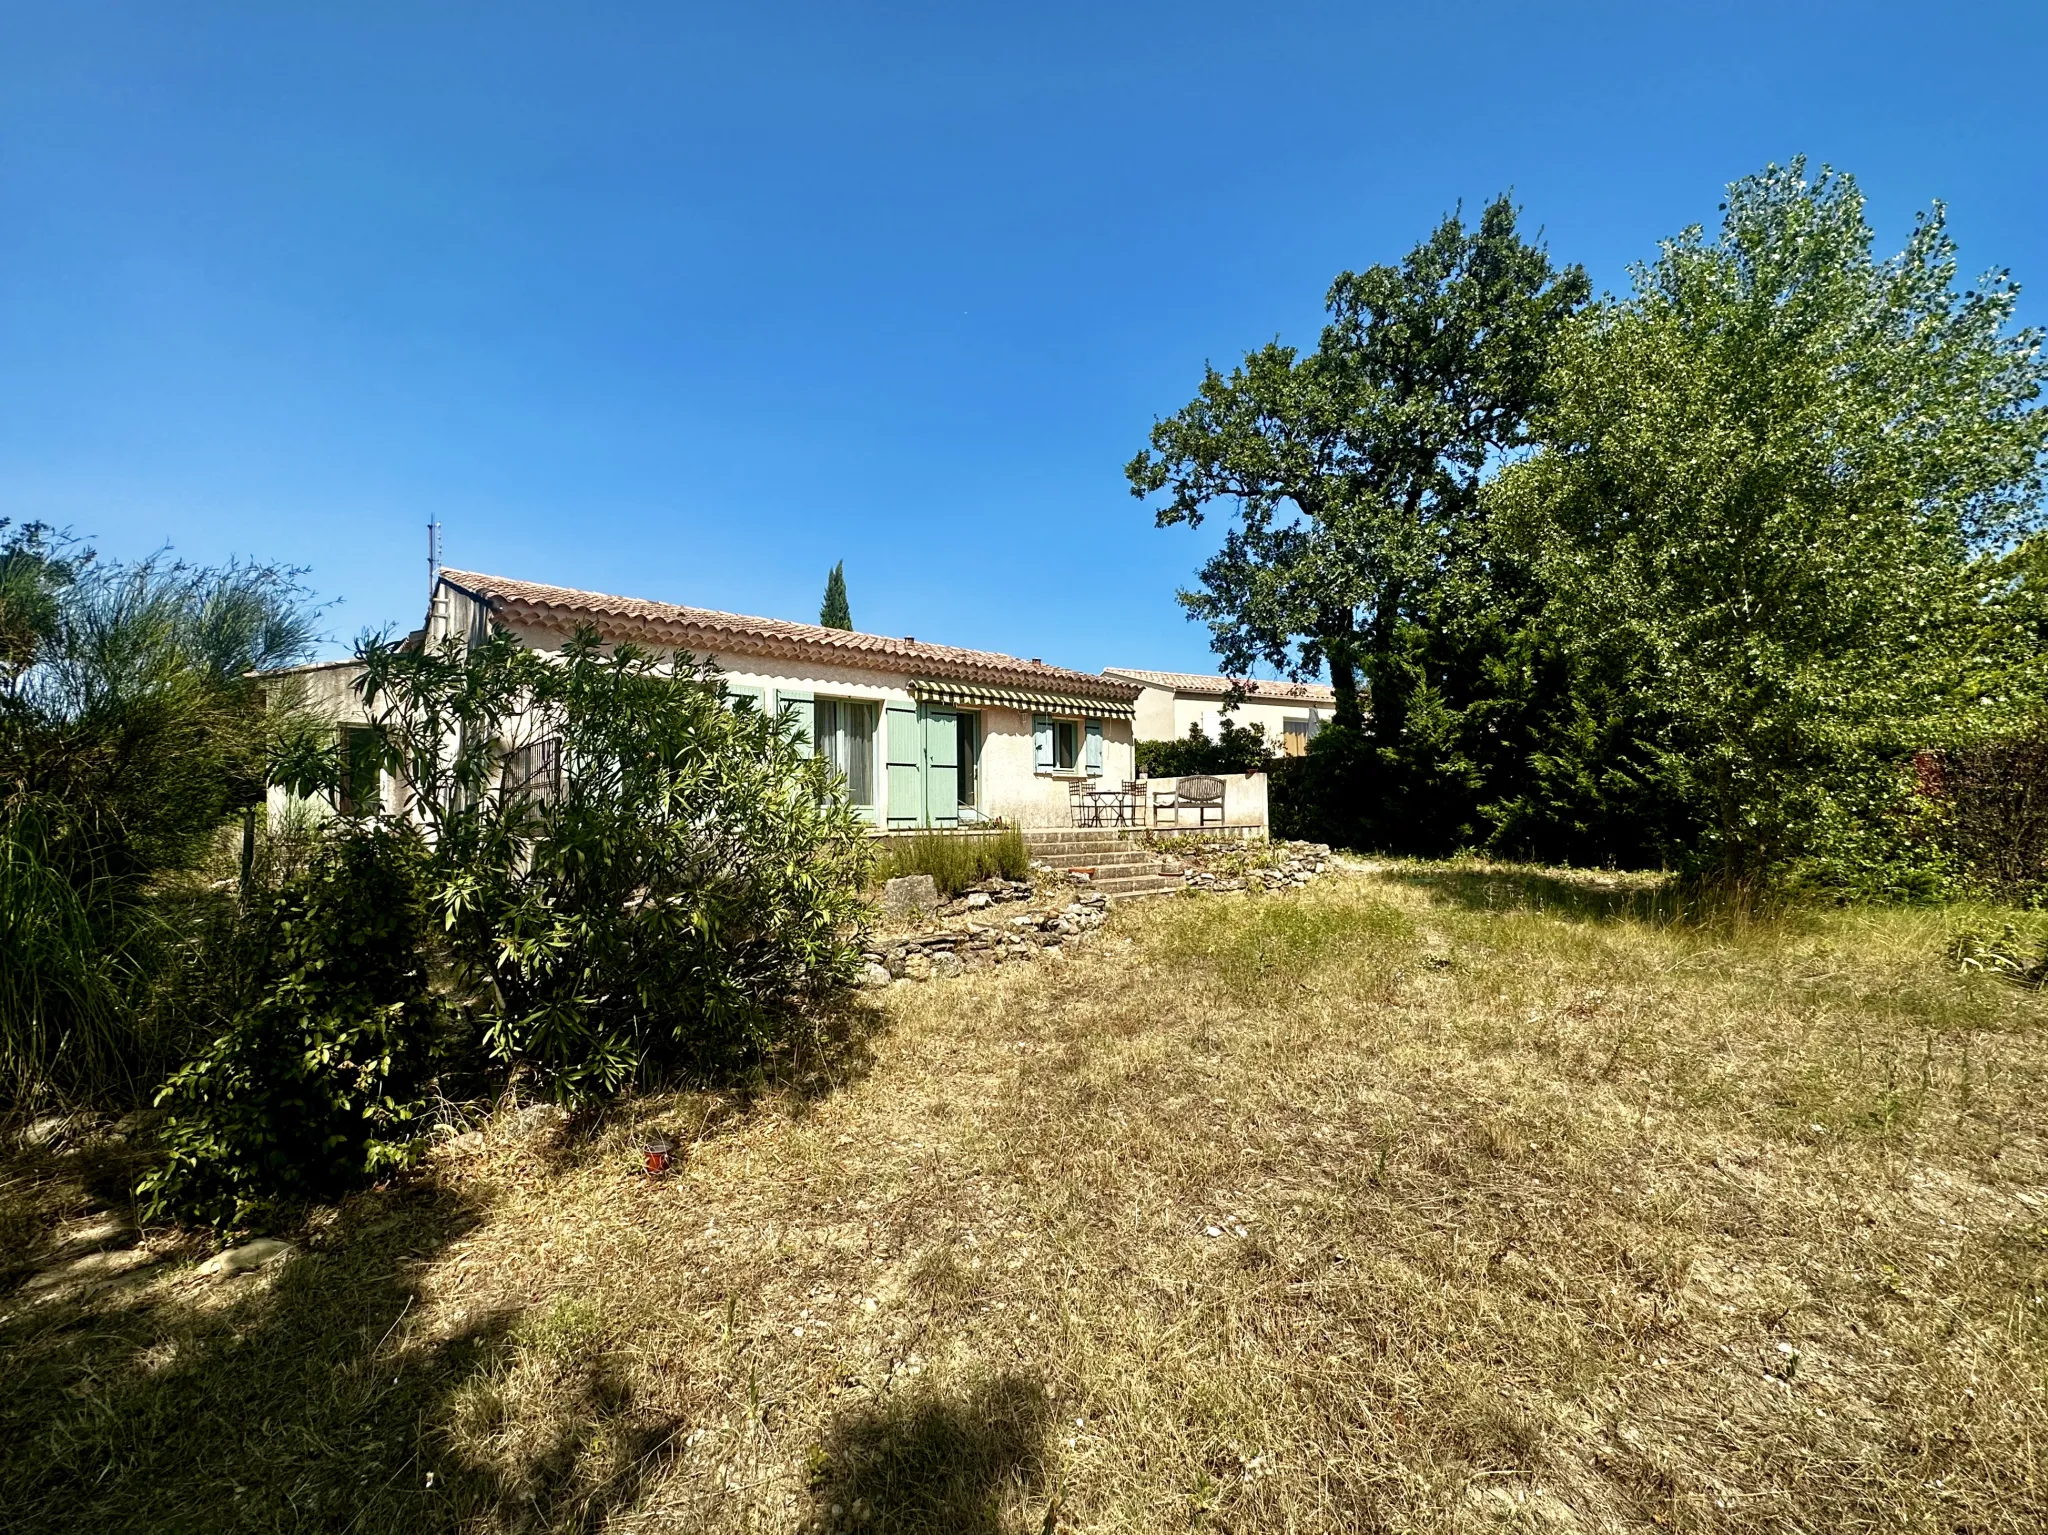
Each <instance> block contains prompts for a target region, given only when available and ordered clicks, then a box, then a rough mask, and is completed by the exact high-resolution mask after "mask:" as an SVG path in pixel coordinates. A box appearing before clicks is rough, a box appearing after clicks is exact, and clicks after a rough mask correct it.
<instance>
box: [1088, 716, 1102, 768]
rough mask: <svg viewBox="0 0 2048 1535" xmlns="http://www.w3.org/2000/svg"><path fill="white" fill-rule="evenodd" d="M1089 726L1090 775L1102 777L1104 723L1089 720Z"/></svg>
mask: <svg viewBox="0 0 2048 1535" xmlns="http://www.w3.org/2000/svg"><path fill="white" fill-rule="evenodd" d="M1087 724H1088V759H1087V763H1088V773H1089V776H1090V777H1092V778H1100V777H1101V776H1102V721H1101V720H1089V721H1088V722H1087Z"/></svg>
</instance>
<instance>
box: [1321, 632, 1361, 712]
mask: <svg viewBox="0 0 2048 1535" xmlns="http://www.w3.org/2000/svg"><path fill="white" fill-rule="evenodd" d="M1323 655H1324V657H1325V658H1326V659H1327V660H1328V661H1329V663H1330V687H1331V689H1332V691H1334V692H1335V693H1336V695H1337V712H1336V718H1335V719H1334V720H1333V721H1332V723H1333V724H1336V725H1339V726H1341V727H1343V728H1344V729H1346V730H1353V731H1359V730H1363V729H1364V728H1365V710H1364V709H1362V708H1361V707H1360V706H1359V702H1358V652H1357V648H1356V642H1355V641H1354V640H1353V638H1352V635H1351V624H1350V615H1349V614H1346V615H1345V624H1344V629H1343V631H1342V632H1341V633H1338V634H1329V635H1325V636H1324V637H1323Z"/></svg>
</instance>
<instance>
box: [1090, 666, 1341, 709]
mask: <svg viewBox="0 0 2048 1535" xmlns="http://www.w3.org/2000/svg"><path fill="white" fill-rule="evenodd" d="M1103 675H1104V676H1107V677H1123V678H1126V679H1128V680H1129V681H1132V682H1136V683H1139V684H1142V685H1143V686H1145V687H1148V688H1166V689H1168V690H1169V691H1171V692H1175V693H1194V694H1197V695H1200V696H1202V697H1205V698H1221V697H1222V696H1223V695H1224V694H1225V693H1227V692H1229V691H1230V688H1231V679H1230V678H1228V677H1204V676H1202V675H1200V674H1199V673H1196V672H1148V671H1140V670H1139V669H1138V668H1136V667H1134V666H1111V667H1107V668H1105V669H1104V672H1103ZM1237 686H1239V687H1241V688H1243V689H1244V696H1245V697H1246V698H1262V699H1271V700H1274V701H1275V702H1285V703H1297V704H1335V703H1336V701H1337V690H1336V689H1335V688H1333V687H1331V686H1330V685H1329V684H1328V683H1326V682H1268V681H1266V680H1265V679H1264V678H1260V677H1245V678H1243V679H1241V680H1239V681H1238V683H1237Z"/></svg>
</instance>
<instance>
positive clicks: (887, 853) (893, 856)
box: [874, 826, 1031, 897]
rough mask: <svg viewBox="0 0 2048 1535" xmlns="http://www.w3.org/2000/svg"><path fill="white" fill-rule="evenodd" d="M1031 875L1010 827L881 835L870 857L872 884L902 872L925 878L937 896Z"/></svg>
mask: <svg viewBox="0 0 2048 1535" xmlns="http://www.w3.org/2000/svg"><path fill="white" fill-rule="evenodd" d="M1030 872H1031V854H1030V852H1029V850H1027V849H1026V847H1025V846H1024V833H1023V832H1021V831H1019V830H1018V829H1017V828H1016V827H1014V826H1007V827H1004V828H1003V829H1002V830H1001V831H998V832H968V831H959V832H948V831H931V832H919V833H918V834H917V835H916V836H913V837H885V838H883V839H882V844H881V851H880V853H879V855H878V856H877V857H876V859H875V873H874V878H875V882H876V883H877V884H880V883H882V882H883V881H884V880H891V879H899V878H901V877H902V876H904V875H906V874H929V875H930V876H931V877H932V880H933V882H934V883H935V884H937V886H938V887H939V893H940V894H942V895H945V896H949V897H950V896H956V895H958V894H960V892H961V891H963V890H966V889H969V888H970V887H972V886H974V885H978V884H980V883H981V882H982V881H983V880H985V879H988V878H991V877H992V876H996V875H1000V876H1001V877H1002V878H1004V879H1023V878H1025V877H1026V876H1027V875H1029V874H1030Z"/></svg>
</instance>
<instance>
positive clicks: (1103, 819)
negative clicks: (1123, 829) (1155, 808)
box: [1068, 783, 1144, 826]
mask: <svg viewBox="0 0 2048 1535" xmlns="http://www.w3.org/2000/svg"><path fill="white" fill-rule="evenodd" d="M1068 803H1069V806H1070V808H1071V809H1072V811H1073V815H1074V824H1075V825H1076V826H1135V825H1137V824H1138V813H1139V811H1140V810H1141V809H1143V807H1144V796H1143V795H1142V794H1141V793H1140V792H1139V790H1138V786H1137V785H1136V784H1133V783H1127V784H1125V785H1124V786H1123V787H1122V788H1120V789H1095V788H1089V787H1087V786H1085V785H1081V784H1075V785H1073V786H1072V787H1070V788H1069V790H1068Z"/></svg>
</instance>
